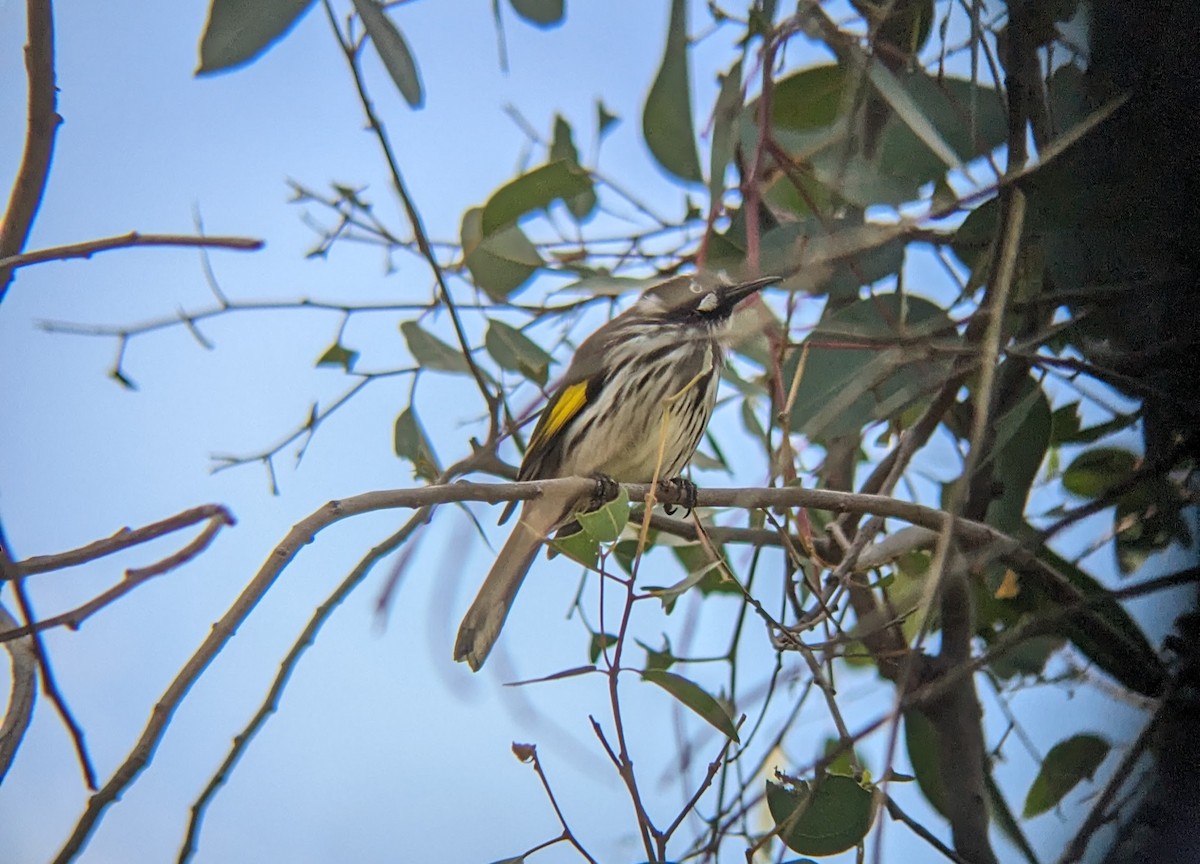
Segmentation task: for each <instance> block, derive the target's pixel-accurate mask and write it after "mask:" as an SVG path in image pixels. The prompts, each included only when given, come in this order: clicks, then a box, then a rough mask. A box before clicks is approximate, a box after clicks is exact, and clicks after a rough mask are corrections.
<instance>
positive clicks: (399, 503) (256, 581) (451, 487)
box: [55, 477, 1077, 864]
mask: <svg viewBox="0 0 1200 864" xmlns="http://www.w3.org/2000/svg"><path fill="white" fill-rule="evenodd" d="M595 487H596V481H595V480H594V479H591V478H585V477H565V478H561V479H557V480H539V481H529V482H524V483H466V482H460V483H448V484H441V485H434V486H426V487H422V488H418V489H394V490H387V491H380V492H367V493H364V494H362V495H356V496H353V497H351V498H344V499H338V500H333V501H329V502H328V503H326V504H324V505H323V506H321V507H320V508H318V509H317V510H316V511H314V512H313V513H311V514H310V515H309V516H307V517H305V518H304V519H302V520H301V521H300V522H298V523H297V524H296V525H295V526H294V527H293V528H292V529H291V530H290V531H289V532H288V533H287V536H285V537H284V539H283V540H282V541H281V542H280V543H279V544H278V545H277V546H276V547H275V549H274V550H272V552H271V553H270V554H269V555H268V557H267V560H266V561H265V562H264V563H263V565H262V566H261V568H260V569H259V571H258V572H257V573H256V574H255V576H254V578H253V579H252V580H251V581H250V584H249V585H247V586H246V588H245V589H244V590H243V591H242V593H241V594H240V595H239V596H238V597H237V599H235V600H234V602H233V604H232V605H231V606H230V607H229V609H228V611H226V613H225V614H224V615H223V616H222V617H221V618H220V620H218V621H217V622H216V623H215V624H214V625H213V627H212V630H211V632H210V633H209V635H208V637H207V638H206V639H205V640H204V642H202V643H201V645H200V647H199V648H197V649H196V651H195V652H194V653H193V654H192V656H191V658H189V659H188V661H187V662H186V663H185V664H184V666H183V667H182V668H181V669H180V671H179V673H178V675H176V677H175V679H174V680H173V681H172V682H171V683H170V685H168V687H167V689H166V690H165V691H164V692H163V695H162V696H161V697H160V699H159V701H158V703H157V704H156V705H155V707H154V710H153V712H152V713H151V715H150V719H149V721H148V722H147V724H146V726H145V727H144V729H143V730H142V734H141V736H140V737H139V738H138V740H137V742H136V743H135V744H134V747H133V749H132V750H131V751H130V753H129V755H128V756H127V757H126V759H125V761H124V762H123V763H122V764H121V765H120V766H118V768H117V770H116V771H115V772H114V773H113V775H112V777H111V778H110V779H109V780H108V782H107V783H105V785H104V786H103V787H102V788H101V789H100V790H99V792H97V793H96V794H95V795H93V796H92V797H91V799H90V800H89V802H88V805H87V807H86V809H85V810H84V813H83V815H82V816H81V817H80V819H79V821H78V822H77V823H76V826H75V828H74V830H73V831H72V833H71V835H70V837H69V838H68V839H67V841H66V843H65V844H64V846H63V848H62V849H61V850H60V851H59V854H58V856H57V857H56V858H55V861H56V862H58V864H65V862H67V861H70V860H71V859H72V858H74V857H75V855H76V854H77V853H78V852H79V850H80V849H82V848H83V845H84V843H86V842H87V839H88V838H89V837H90V836H91V833H92V831H94V830H95V828H96V825H97V824H98V822H99V820H100V818H101V816H102V815H103V813H104V811H105V810H106V809H107V808H108V806H109V805H110V804H112V803H113V802H114V801H116V800H117V799H118V798H119V797H120V795H121V793H122V792H123V791H124V790H125V789H126V788H128V786H129V785H130V784H131V783H132V782H133V781H134V780H135V779H136V778H137V776H138V775H139V774H140V773H141V772H142V770H143V769H144V768H145V767H146V765H147V764H148V763H149V761H150V758H151V757H152V755H153V753H154V750H155V749H156V748H157V747H158V744H159V742H160V741H161V740H162V737H163V735H164V734H165V732H166V727H167V725H168V723H169V722H170V720H171V717H172V716H173V715H174V713H175V711H176V710H177V709H178V707H179V705H180V704H181V703H182V701H183V699H184V697H185V696H186V695H187V693H188V691H189V690H190V689H191V687H192V685H193V684H195V682H196V680H197V679H198V678H199V677H200V675H201V673H203V671H204V670H205V669H206V668H207V667H208V664H209V663H211V662H212V660H213V658H214V657H215V656H216V655H217V653H218V652H219V651H220V650H221V649H222V648H223V647H224V645H225V644H226V643H227V642H228V641H229V639H230V638H232V636H233V634H234V633H235V632H236V631H237V629H238V627H240V626H241V624H242V622H243V621H245V619H246V617H247V616H248V615H249V614H250V612H251V611H252V610H253V609H254V607H255V606H256V605H257V604H258V602H259V601H260V600H261V599H262V597H263V596H264V595H265V594H266V592H267V591H268V590H270V588H271V586H272V585H273V584H274V583H275V580H276V579H278V578H279V575H280V574H281V573H282V572H283V569H284V568H285V567H287V565H288V564H290V563H291V561H292V559H293V558H295V557H296V556H297V555H298V554H299V553H300V550H301V549H303V548H304V547H305V546H306V545H308V544H309V543H311V542H312V541H313V540H314V538H315V537H316V535H317V534H319V533H320V532H321V531H323V530H324V529H325V528H328V527H329V526H331V525H333V524H335V523H337V522H340V521H342V520H343V519H347V518H350V517H352V516H359V515H362V514H364V513H372V512H376V511H380V510H393V509H399V508H418V507H425V506H429V505H434V504H443V503H448V502H452V501H483V502H487V503H492V504H495V503H500V502H505V501H526V500H529V499H531V498H536V497H539V496H541V495H543V494H549V493H551V492H553V493H554V494H556V495H563V496H564V497H575V498H584V497H586V496H588V495H590V494H591V493H592V492H594V490H595ZM626 488H627V489H628V491H629V493H630V497H631V498H633V499H635V500H636V499H638V498H640V499H643V500H644V499H645V498H646V496H647V495H648V494H649V492H650V487H649V486H648V485H647V484H630V485H628V486H626ZM671 492H672V490H670V489H666V488H663V487H659V488H658V489H657V490H656V495H657V496H658V497H659V499H660V500H661V501H663V502H665V503H682V502H681V501H671V500H670V498H671V497H672V495H671ZM676 497H681V496H676ZM697 503H698V504H699V505H701V506H726V507H730V506H732V507H775V506H785V507H794V506H801V507H815V508H818V509H825V510H832V511H835V512H871V513H877V514H879V515H885V516H894V517H897V518H901V519H904V520H906V521H910V522H913V523H914V524H921V525H925V526H926V527H933V526H938V525H941V524H942V522H943V521H944V520H945V514H943V513H941V511H938V510H934V509H932V508H929V507H922V506H920V505H918V504H911V503H908V502H904V501H896V500H894V499H891V498H885V497H883V496H878V495H858V494H854V493H849V492H831V491H828V490H822V489H800V488H786V489H753V488H738V489H708V490H702V491H700V492H699V494H698V502H697ZM955 525H956V528H955V530H956V532H960V531H961V533H962V536H963V537H964V538H973V539H974V541H975V542H978V543H1001V544H1004V545H1005V547H1006V548H1009V549H1011V550H1012V554H1017V553H1018V552H1019V551H1020V549H1019V544H1018V543H1017V541H1016V540H1013V539H1011V538H1007V537H1005V536H1004V535H1002V534H1000V533H999V532H997V531H995V530H994V529H992V528H990V527H988V526H987V525H982V524H979V523H975V522H970V521H968V520H958V521H957V522H956V523H955ZM1031 557H1032V556H1031ZM1035 560H1036V559H1035ZM1051 572H1052V571H1051ZM1057 578H1059V579H1062V580H1063V581H1064V582H1065V579H1063V577H1062V576H1058V577H1057ZM1067 584H1068V587H1070V586H1069V583H1067ZM1071 590H1074V589H1071ZM1076 593H1077V592H1076Z"/></svg>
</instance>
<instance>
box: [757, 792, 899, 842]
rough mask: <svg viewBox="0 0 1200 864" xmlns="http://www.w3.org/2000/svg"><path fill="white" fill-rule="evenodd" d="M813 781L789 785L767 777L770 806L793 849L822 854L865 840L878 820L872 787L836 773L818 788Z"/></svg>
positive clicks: (768, 802) (783, 837)
mask: <svg viewBox="0 0 1200 864" xmlns="http://www.w3.org/2000/svg"><path fill="white" fill-rule="evenodd" d="M813 785H814V784H810V783H807V782H800V783H797V784H795V786H793V787H791V788H789V787H787V786H783V785H781V784H779V783H772V782H771V781H769V780H768V781H767V808H768V809H769V810H770V811H771V818H772V819H774V820H775V824H776V825H777V826H780V829H781V830H780V832H779V838H780V839H781V840H782V841H783V842H784V843H785V844H787V847H788V848H789V849H791V850H792V851H793V852H799V853H800V854H801V855H817V856H821V857H823V856H826V855H836V854H837V853H839V852H845V851H846V850H847V849H850V848H852V847H854V846H857V845H858V844H859V843H861V842H862V839H863V838H864V837H866V836H867V832H868V831H869V830H871V822H872V821H874V815H875V808H874V806H873V804H872V801H871V791H870V790H869V789H864V788H863V787H862V786H860V785H859V784H858V783H857V782H856V781H855V780H854V779H853V778H851V777H842V776H838V775H833V774H827V775H825V777H824V779H823V780H822V781H821V783H820V784H819V785H817V786H816V788H815V789H814V788H813ZM800 808H803V810H802V812H801V813H800V814H799V815H798V816H793V815H792V814H793V813H795V812H796V810H798V809H800Z"/></svg>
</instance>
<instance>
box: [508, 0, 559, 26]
mask: <svg viewBox="0 0 1200 864" xmlns="http://www.w3.org/2000/svg"><path fill="white" fill-rule="evenodd" d="M511 2H512V7H513V11H514V12H516V13H517V14H518V15H520V16H521V17H522V18H524V19H525V20H526V21H528V22H529V23H530V24H536V25H537V26H538V27H553V26H554V25H556V24H561V23H562V22H563V14H564V12H565V11H566V10H565V8H564V7H565V5H566V0H511Z"/></svg>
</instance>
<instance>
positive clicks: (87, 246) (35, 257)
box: [0, 231, 265, 272]
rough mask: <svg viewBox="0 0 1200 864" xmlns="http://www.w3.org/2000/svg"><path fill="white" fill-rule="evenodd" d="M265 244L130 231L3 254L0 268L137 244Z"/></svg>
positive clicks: (222, 246) (216, 246)
mask: <svg viewBox="0 0 1200 864" xmlns="http://www.w3.org/2000/svg"><path fill="white" fill-rule="evenodd" d="M264 245H265V244H264V243H263V241H262V240H255V239H253V238H251V237H191V236H188V235H185V234H142V233H141V232H139V231H130V232H129V233H128V234H119V235H117V236H115V237H102V238H100V239H99V240H85V241H84V242H82V243H71V244H68V245H66V246H51V247H50V248H48V249H37V250H35V251H33V252H24V253H21V254H19V255H17V254H13V255H8V256H7V257H4V258H0V272H2V271H4V270H5V269H12V270H16V269H17V268H18V267H28V266H29V265H30V264H42V263H44V262H46V261H67V260H70V259H72V258H91V257H92V256H93V255H95V254H96V253H97V252H107V251H109V250H110V249H129V248H132V247H134V246H174V247H182V248H201V249H235V250H239V251H254V250H257V249H261V248H263V246H264Z"/></svg>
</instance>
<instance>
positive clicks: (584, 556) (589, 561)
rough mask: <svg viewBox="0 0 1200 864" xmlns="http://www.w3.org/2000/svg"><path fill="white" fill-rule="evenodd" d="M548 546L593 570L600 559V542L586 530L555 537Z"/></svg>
mask: <svg viewBox="0 0 1200 864" xmlns="http://www.w3.org/2000/svg"><path fill="white" fill-rule="evenodd" d="M549 546H550V548H551V549H553V550H554V551H555V552H561V553H562V554H563V555H566V556H567V557H568V558H570V559H571V560H572V561H577V562H579V563H580V564H582V565H583V566H584V567H586V568H588V569H589V570H595V569H596V565H597V562H599V560H600V542H599V541H598V540H597V539H596V538H595V537H593V536H592V535H591V534H589V533H588V532H586V531H576V532H575V533H573V534H567V535H565V536H562V537H556V538H554V539H553V540H551V541H550V543H549Z"/></svg>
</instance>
